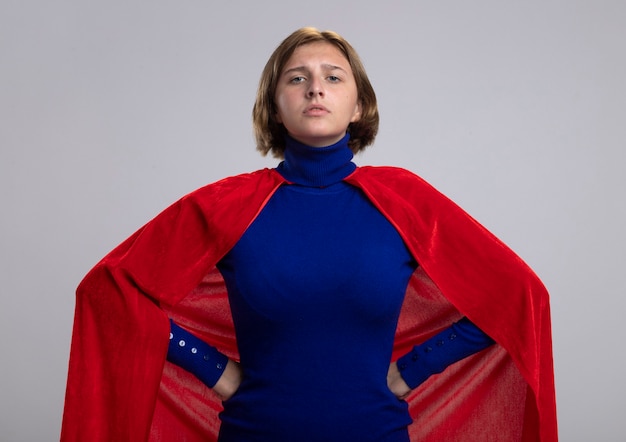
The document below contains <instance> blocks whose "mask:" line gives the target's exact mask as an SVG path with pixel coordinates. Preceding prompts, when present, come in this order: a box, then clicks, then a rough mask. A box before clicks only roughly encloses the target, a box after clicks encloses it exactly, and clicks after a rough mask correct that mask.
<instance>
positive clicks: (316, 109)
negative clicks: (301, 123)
mask: <svg viewBox="0 0 626 442" xmlns="http://www.w3.org/2000/svg"><path fill="white" fill-rule="evenodd" d="M329 112H330V111H329V110H328V108H326V107H325V106H322V105H321V104H312V105H310V106H307V108H306V109H305V110H304V113H305V114H306V115H323V114H327V113H329Z"/></svg>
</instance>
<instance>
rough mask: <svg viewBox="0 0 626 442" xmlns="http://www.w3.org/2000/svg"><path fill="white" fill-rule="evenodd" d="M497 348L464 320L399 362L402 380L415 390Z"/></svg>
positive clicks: (421, 345)
mask: <svg viewBox="0 0 626 442" xmlns="http://www.w3.org/2000/svg"><path fill="white" fill-rule="evenodd" d="M492 344H494V341H493V339H491V338H490V337H489V336H487V334H485V333H484V332H483V331H482V330H480V329H479V328H478V327H477V326H476V325H474V324H473V323H472V322H471V321H470V320H469V319H467V318H463V319H461V320H460V321H458V322H455V323H454V324H452V325H451V326H450V327H448V328H447V329H445V330H443V331H441V332H439V333H438V334H436V335H435V336H433V337H431V338H430V339H428V340H427V341H425V342H424V343H422V344H420V345H417V346H415V347H414V348H413V350H411V351H410V352H409V353H407V354H406V355H404V356H402V357H401V358H400V359H398V361H397V365H398V370H399V372H400V375H401V376H402V379H403V380H404V381H405V382H406V384H407V385H408V386H409V387H410V388H411V389H413V388H416V387H418V386H419V385H420V384H422V383H423V382H424V381H425V380H426V379H428V378H429V377H430V376H432V375H433V374H437V373H441V372H442V371H444V370H445V369H446V368H447V367H448V366H450V365H452V364H454V363H455V362H458V361H460V360H462V359H465V358H466V357H468V356H471V355H473V354H475V353H478V352H479V351H481V350H484V349H486V348H487V347H489V346H491V345H492Z"/></svg>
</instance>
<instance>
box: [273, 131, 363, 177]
mask: <svg viewBox="0 0 626 442" xmlns="http://www.w3.org/2000/svg"><path fill="white" fill-rule="evenodd" d="M348 140H350V134H348V133H346V135H345V136H344V137H343V138H342V139H341V140H339V141H338V142H336V143H335V144H332V145H330V146H327V147H311V146H307V145H306V144H302V143H300V142H299V141H296V140H294V139H293V138H291V137H290V136H289V135H286V136H285V159H284V161H281V163H280V164H279V165H278V167H277V168H276V170H277V171H278V172H279V173H280V174H281V175H282V176H283V177H284V178H285V179H286V180H287V181H290V182H292V183H295V184H300V185H303V186H310V187H326V186H330V185H331V184H335V183H338V182H339V181H341V180H343V179H344V178H345V177H347V176H348V175H350V174H351V173H352V172H353V171H354V169H356V165H355V164H354V163H353V162H352V157H353V153H352V150H351V149H350V147H349V146H348Z"/></svg>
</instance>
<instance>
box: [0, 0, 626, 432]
mask: <svg viewBox="0 0 626 442" xmlns="http://www.w3.org/2000/svg"><path fill="white" fill-rule="evenodd" d="M625 22H626V3H624V2H621V1H618V0H616V1H601V0H595V1H591V0H589V1H583V0H570V1H565V0H554V1H538V0H537V1H524V2H522V1H495V0H491V1H488V0H482V1H438V2H435V1H411V0H406V1H395V2H394V1H386V2H365V1H363V0H354V1H332V2H326V1H317V2H303V3H294V2H292V1H284V0H273V1H272V2H251V1H250V2H238V1H232V2H225V1H222V2H215V1H210V0H204V1H199V0H188V1H185V2H180V1H166V0H152V1H149V2H148V1H144V2H139V1H136V0H135V1H128V0H127V1H120V0H109V1H106V2H104V1H102V2H94V1H78V0H73V1H72V0H57V1H54V2H51V1H45V0H30V1H29V0H4V1H3V2H2V3H1V4H0V192H1V193H0V195H1V198H2V199H1V201H2V216H1V217H0V241H1V242H0V251H1V255H0V259H1V261H0V278H1V279H0V287H1V290H2V291H1V294H0V312H1V318H2V319H1V320H0V355H2V356H1V358H2V362H1V363H0V383H1V386H0V440H3V441H11V442H13V441H28V442H32V441H48V440H50V441H52V440H56V439H58V434H59V428H60V420H61V413H62V406H63V396H64V388H65V377H66V370H67V359H68V353H69V343H70V335H71V326H72V318H73V308H74V288H75V286H76V285H77V284H78V282H79V281H80V279H81V278H82V276H83V275H84V274H85V273H86V272H87V271H88V270H89V268H90V267H91V266H92V265H93V264H94V263H95V262H96V261H97V260H98V259H99V258H100V257H102V256H103V255H104V254H105V253H106V252H107V251H108V250H110V249H111V248H112V247H114V246H115V245H116V244H117V243H119V242H120V241H121V240H122V239H124V238H125V237H126V236H127V235H129V234H130V233H131V232H132V231H134V230H135V229H136V228H138V227H139V226H140V225H141V224H143V223H144V222H146V221H147V220H148V219H149V218H151V217H152V216H153V215H155V214H156V213H157V212H158V211H160V210H161V209H163V208H164V207H165V206H166V205H168V204H169V203H171V202H172V201H173V200H175V199H176V198H178V197H179V196H181V195H182V194H184V193H187V192H189V191H191V190H193V189H194V188H196V187H199V186H200V185H203V184H205V183H208V182H211V181H214V180H216V179H218V178H221V177H223V176H226V175H231V174H234V173H238V172H243V171H249V170H252V169H256V168H259V167H264V166H271V165H273V164H274V161H273V160H272V159H268V158H265V159H263V158H261V157H260V156H258V155H257V154H256V153H255V151H254V146H253V141H252V135H251V129H250V111H251V105H252V102H253V99H254V93H255V89H256V84H257V81H258V77H259V74H260V71H261V69H262V66H263V64H264V63H265V61H266V59H267V57H268V56H269V55H270V53H271V51H272V50H273V49H274V48H275V46H276V45H277V44H278V43H279V41H280V40H281V39H282V38H284V37H285V36H286V35H287V34H288V33H290V32H291V31H293V30H295V29H296V28H298V27H300V26H304V25H314V26H317V27H319V28H323V29H327V28H330V29H334V30H336V31H338V32H340V33H341V34H343V35H344V36H345V37H346V38H348V40H350V41H351V42H352V43H353V45H354V46H355V47H356V48H357V50H358V51H359V52H360V54H361V56H362V57H363V59H364V62H365V64H366V67H367V68H368V72H369V74H370V77H371V80H372V82H373V84H374V86H375V88H376V91H377V93H378V96H379V100H380V111H381V114H382V120H381V131H380V136H379V137H378V139H377V142H376V145H375V146H374V147H372V148H371V150H370V151H369V152H367V153H366V154H365V155H363V156H362V157H361V158H359V159H358V162H359V163H360V164H366V163H370V164H393V165H400V166H403V167H406V168H408V169H411V170H413V171H415V172H417V173H419V174H421V175H423V176H424V177H425V178H427V179H428V180H430V181H431V182H432V183H433V184H434V185H435V186H437V187H438V188H439V189H441V190H442V191H444V192H445V193H447V194H448V195H449V196H450V197H452V198H453V199H454V200H456V201H457V202H458V203H459V204H461V205H462V206H463V207H465V208H466V209H467V210H468V211H469V212H470V213H472V214H473V215H474V216H475V217H476V218H478V219H479V220H480V221H481V222H482V223H484V224H485V225H486V226H487V227H488V228H490V229H491V230H492V231H494V233H496V234H497V235H498V236H500V237H501V238H502V239H503V240H504V241H505V242H507V243H508V244H509V245H511V246H512V247H513V248H514V249H515V250H516V251H517V252H518V253H519V254H520V255H521V256H522V257H523V258H524V259H525V260H526V261H528V262H529V264H530V265H531V266H532V267H533V268H534V269H535V270H536V272H537V273H538V274H539V276H540V277H541V278H542V279H543V280H544V282H545V283H546V285H547V286H548V288H549V290H550V291H551V294H552V310H553V332H554V350H555V367H556V381H557V401H558V411H559V417H560V430H561V439H562V440H564V441H590V440H594V441H617V440H624V439H626V421H625V420H624V419H623V416H622V414H623V403H624V401H623V398H624V397H625V396H626V388H625V385H626V382H625V381H624V376H623V373H624V372H626V358H625V357H624V352H623V340H624V337H625V335H626V333H624V331H623V327H622V323H623V312H624V308H625V307H626V302H625V301H624V294H625V290H624V289H625V283H624V274H625V272H624V270H623V266H624V264H626V259H624V255H625V251H624V250H625V248H626V241H625V238H626V235H625V234H624V230H623V226H624V225H626V203H625V198H624V195H623V194H624V190H625V189H626V179H625V178H624V156H625V154H624V140H625V139H626V113H625V109H626V106H625V105H626V86H625V82H624V79H625V78H626V61H625V54H626V50H625V47H624V46H625V42H626V27H625V26H624V23H625Z"/></svg>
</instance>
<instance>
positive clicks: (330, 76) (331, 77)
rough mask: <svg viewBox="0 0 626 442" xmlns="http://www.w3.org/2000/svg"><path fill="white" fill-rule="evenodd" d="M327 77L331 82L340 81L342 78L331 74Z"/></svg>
mask: <svg viewBox="0 0 626 442" xmlns="http://www.w3.org/2000/svg"><path fill="white" fill-rule="evenodd" d="M327 78H328V81H330V82H331V83H338V82H340V81H341V78H339V77H337V76H336V75H329V76H328V77H327Z"/></svg>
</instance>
